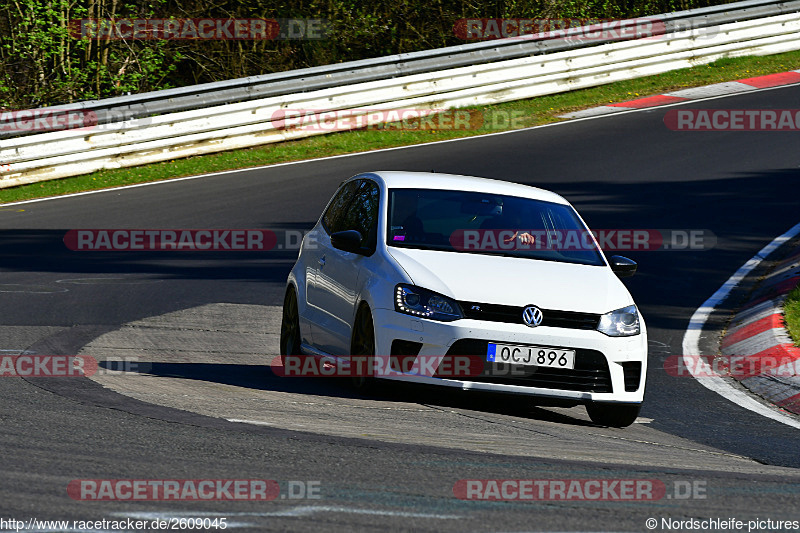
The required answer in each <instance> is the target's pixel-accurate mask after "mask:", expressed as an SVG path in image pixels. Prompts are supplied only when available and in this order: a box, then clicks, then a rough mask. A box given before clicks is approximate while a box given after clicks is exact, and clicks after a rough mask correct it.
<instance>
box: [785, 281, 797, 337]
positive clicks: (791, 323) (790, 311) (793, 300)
mask: <svg viewBox="0 0 800 533" xmlns="http://www.w3.org/2000/svg"><path fill="white" fill-rule="evenodd" d="M783 321H784V323H785V324H786V329H787V330H788V331H789V336H790V337H792V340H793V341H794V345H795V346H800V285H798V286H797V287H795V288H794V289H793V290H792V292H790V293H789V295H788V296H787V297H786V301H785V302H784V303H783Z"/></svg>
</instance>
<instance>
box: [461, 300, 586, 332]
mask: <svg viewBox="0 0 800 533" xmlns="http://www.w3.org/2000/svg"><path fill="white" fill-rule="evenodd" d="M458 304H459V305H460V306H461V310H462V311H463V312H464V317H466V318H472V319H474V320H486V321H487V322H506V323H509V324H524V322H523V321H522V311H523V310H524V309H525V308H524V307H518V306H514V305H498V304H484V303H480V302H458ZM542 316H543V318H542V323H541V325H542V326H550V327H553V328H569V329H597V326H598V324H599V323H600V315H597V314H594V313H576V312H574V311H556V310H553V309H542Z"/></svg>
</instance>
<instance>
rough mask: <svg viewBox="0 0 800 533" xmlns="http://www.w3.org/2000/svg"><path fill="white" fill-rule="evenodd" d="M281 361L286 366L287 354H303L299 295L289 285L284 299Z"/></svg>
mask: <svg viewBox="0 0 800 533" xmlns="http://www.w3.org/2000/svg"><path fill="white" fill-rule="evenodd" d="M280 345H281V363H283V366H284V367H285V366H286V356H287V355H302V353H301V351H300V314H299V312H298V308H297V295H296V294H295V292H294V288H292V287H289V289H288V290H287V291H286V296H285V297H284V299H283V317H282V318H281V341H280Z"/></svg>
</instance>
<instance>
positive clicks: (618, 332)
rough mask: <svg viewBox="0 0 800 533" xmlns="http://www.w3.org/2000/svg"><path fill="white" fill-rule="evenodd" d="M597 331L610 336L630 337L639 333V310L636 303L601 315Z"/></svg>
mask: <svg viewBox="0 0 800 533" xmlns="http://www.w3.org/2000/svg"><path fill="white" fill-rule="evenodd" d="M597 331H599V332H601V333H605V334H606V335H608V336H610V337H629V336H631V335H638V334H639V312H638V311H637V310H636V306H635V305H629V306H628V307H623V308H622V309H617V310H616V311H611V312H610V313H606V314H604V315H603V316H601V317H600V325H599V326H597Z"/></svg>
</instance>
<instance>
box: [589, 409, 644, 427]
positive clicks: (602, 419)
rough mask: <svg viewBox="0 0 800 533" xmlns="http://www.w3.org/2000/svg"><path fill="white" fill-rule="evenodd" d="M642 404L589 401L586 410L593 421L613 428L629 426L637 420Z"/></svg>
mask: <svg viewBox="0 0 800 533" xmlns="http://www.w3.org/2000/svg"><path fill="white" fill-rule="evenodd" d="M641 408H642V405H641V404H638V403H637V404H630V403H619V404H614V403H588V404H586V412H587V413H589V418H591V419H592V422H594V423H595V424H597V425H599V426H608V427H612V428H624V427H628V426H630V425H631V424H633V423H634V422H635V421H636V417H638V416H639V411H640V410H641Z"/></svg>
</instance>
